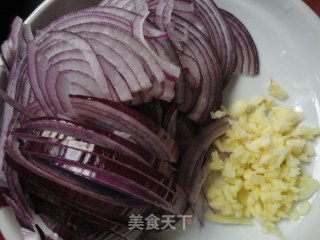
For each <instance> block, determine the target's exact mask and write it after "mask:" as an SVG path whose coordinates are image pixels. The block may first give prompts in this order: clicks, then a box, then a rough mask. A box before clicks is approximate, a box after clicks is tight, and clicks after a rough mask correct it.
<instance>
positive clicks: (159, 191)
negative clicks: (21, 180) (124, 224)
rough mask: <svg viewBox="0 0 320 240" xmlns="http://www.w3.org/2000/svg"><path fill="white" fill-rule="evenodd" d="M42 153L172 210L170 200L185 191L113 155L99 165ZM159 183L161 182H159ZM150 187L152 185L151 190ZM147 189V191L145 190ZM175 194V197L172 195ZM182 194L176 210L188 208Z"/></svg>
mask: <svg viewBox="0 0 320 240" xmlns="http://www.w3.org/2000/svg"><path fill="white" fill-rule="evenodd" d="M23 153H24V154H27V155H29V156H30V154H31V155H37V154H36V153H35V154H32V152H31V153H30V150H29V149H28V148H27V149H26V150H25V151H23ZM39 155H40V156H38V157H39V159H41V160H46V161H48V163H50V164H53V165H54V166H57V167H60V168H63V169H66V170H67V171H70V172H72V173H74V174H76V175H79V176H84V177H85V178H88V179H90V180H92V181H94V182H97V183H100V184H102V185H105V186H108V187H111V188H114V189H115V190H117V191H123V192H124V193H126V194H129V195H133V196H135V197H137V198H141V199H142V200H144V201H147V202H150V203H152V204H155V205H158V204H160V205H159V206H161V207H162V208H163V207H164V208H165V209H168V210H169V209H170V210H169V211H172V210H173V208H172V207H170V206H171V203H170V202H171V201H172V200H174V199H175V198H176V194H178V195H181V193H179V188H178V187H177V186H175V185H174V184H173V185H172V184H171V183H170V182H168V181H166V180H164V178H163V177H162V179H161V180H160V179H159V180H157V181H155V180H152V179H153V178H152V177H148V176H147V175H145V174H144V173H141V172H136V171H135V170H134V169H133V168H128V167H127V165H124V164H119V163H117V162H116V161H113V160H112V159H111V158H103V159H101V160H103V161H104V163H103V165H102V167H99V165H95V166H91V165H88V164H82V163H80V162H76V161H74V159H73V158H70V159H69V158H68V157H69V156H68V155H66V156H65V157H67V158H65V157H57V156H56V157H55V156H50V157H49V156H48V155H47V154H39ZM108 159H109V160H108ZM105 164H106V165H105ZM148 171H149V172H150V171H151V169H150V168H149V170H147V167H145V172H148ZM137 174H138V175H137ZM150 174H151V173H150ZM158 181H161V182H163V183H160V182H158ZM158 183H160V184H161V185H158ZM164 184H168V186H171V188H172V189H169V188H168V186H167V187H165V185H164ZM142 188H145V190H144V191H142V192H141V190H142ZM139 189H141V190H139ZM148 189H150V191H149V190H148ZM167 191H168V192H167ZM176 191H177V193H176ZM143 192H145V193H144V194H143ZM173 196H174V198H173V199H172V197H173ZM178 198H179V199H180V200H179V201H180V203H179V204H180V205H177V206H176V207H177V208H176V207H174V209H175V210H174V211H175V213H177V212H180V213H181V211H184V208H185V203H184V202H183V196H182V195H181V196H179V197H178ZM156 199H158V200H156ZM174 201H175V200H174ZM179 209H180V210H179Z"/></svg>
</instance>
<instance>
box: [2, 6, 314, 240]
mask: <svg viewBox="0 0 320 240" xmlns="http://www.w3.org/2000/svg"><path fill="white" fill-rule="evenodd" d="M66 2H68V1H66ZM74 2H76V1H74ZM59 3H60V4H61V3H62V2H61V1H60V2H59ZM216 3H217V4H218V5H219V6H220V7H221V8H224V9H226V10H228V11H230V12H231V13H233V14H234V15H235V16H237V17H238V18H239V19H240V20H241V21H242V22H243V23H244V24H245V25H246V26H247V28H248V29H249V31H250V33H251V34H252V36H253V38H254V41H255V43H256V45H257V48H258V52H259V58H260V74H259V75H258V76H257V77H254V78H249V77H244V76H241V77H234V79H232V80H231V82H230V84H229V85H228V87H227V90H226V92H225V95H224V104H225V105H228V104H229V103H230V102H234V101H235V100H237V99H240V98H244V97H247V98H248V97H250V98H251V97H252V98H254V97H256V96H267V86H268V84H269V80H270V78H273V79H274V80H276V81H277V82H278V83H279V84H280V85H282V86H283V87H284V88H285V90H286V91H287V92H288V93H289V99H288V100H286V101H285V102H281V103H280V104H282V105H286V106H291V107H293V108H294V109H295V110H297V111H301V112H303V113H304V114H305V116H306V120H305V121H304V124H307V125H309V126H319V125H320V20H319V18H318V17H317V16H316V15H315V14H314V13H313V12H312V11H311V10H310V9H309V8H308V7H307V6H306V5H305V4H304V3H303V2H302V1H300V0H241V1H239V0H216ZM63 4H64V3H63ZM63 4H62V5H63ZM50 6H51V5H50V4H46V5H45V4H44V5H43V7H42V8H41V10H42V11H43V10H48V7H49V8H50ZM60 8H61V9H63V7H62V6H61V5H60ZM68 8H70V5H68ZM48 12H52V11H48ZM35 17H37V14H36V15H33V18H35ZM32 20H34V19H31V20H30V19H29V21H31V22H32ZM36 25H37V24H36ZM314 146H315V149H316V157H315V158H313V159H312V162H311V163H310V164H309V165H308V166H306V168H307V170H308V171H309V172H310V173H311V174H312V175H313V177H314V178H316V179H317V180H320V139H318V140H316V141H315V142H314ZM310 202H312V208H311V211H310V213H309V214H308V215H306V216H305V217H303V218H301V219H300V220H299V221H296V222H295V221H283V222H281V223H280V224H279V227H280V229H281V231H282V233H283V234H284V235H285V237H286V239H288V240H301V239H308V240H318V239H320V224H319V219H320V194H319V192H318V193H316V194H315V195H314V196H313V198H312V199H311V200H310ZM6 214H7V213H6V212H3V211H2V212H1V214H0V229H1V230H2V231H3V233H4V235H5V236H7V240H19V239H17V236H16V234H14V232H15V233H16V228H14V227H13V226H15V225H14V224H11V221H12V220H10V219H12V218H8V217H7V216H6ZM8 220H10V223H9V224H6V225H5V224H4V221H7V223H8ZM10 225H12V227H10ZM180 225H181V224H180ZM181 229H182V226H179V225H178V226H177V230H175V231H173V230H170V231H166V232H163V233H161V234H159V235H157V236H154V239H157V240H164V239H166V240H167V239H168V240H209V239H210V240H226V239H227V240H273V239H277V238H276V237H274V236H273V235H271V234H264V233H262V231H261V228H260V226H259V225H257V224H255V225H253V226H239V225H232V226H230V225H220V224H215V223H210V222H205V227H204V228H202V229H199V226H198V224H191V225H187V226H186V230H184V231H183V230H181ZM152 239H153V238H152Z"/></svg>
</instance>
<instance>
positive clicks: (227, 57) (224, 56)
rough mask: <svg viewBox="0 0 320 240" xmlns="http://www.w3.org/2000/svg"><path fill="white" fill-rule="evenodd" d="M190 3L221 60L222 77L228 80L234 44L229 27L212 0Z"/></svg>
mask: <svg viewBox="0 0 320 240" xmlns="http://www.w3.org/2000/svg"><path fill="white" fill-rule="evenodd" d="M192 3H193V4H194V7H195V14H196V15H197V16H198V17H199V18H200V19H201V20H202V22H203V23H204V25H205V26H206V28H207V30H208V32H209V37H210V39H213V40H212V42H213V43H214V44H215V47H216V50H217V53H218V55H219V58H220V60H221V65H222V76H223V79H224V81H228V79H229V78H230V77H231V73H232V72H233V70H234V67H235V65H234V58H235V55H234V49H235V46H234V38H233V34H232V31H231V28H230V26H229V24H228V22H227V21H226V19H225V17H224V15H223V14H222V13H221V11H220V9H219V8H218V7H217V5H216V4H215V3H214V1H213V0H204V1H195V0H192Z"/></svg>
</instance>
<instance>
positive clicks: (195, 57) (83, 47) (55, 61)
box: [0, 0, 259, 240]
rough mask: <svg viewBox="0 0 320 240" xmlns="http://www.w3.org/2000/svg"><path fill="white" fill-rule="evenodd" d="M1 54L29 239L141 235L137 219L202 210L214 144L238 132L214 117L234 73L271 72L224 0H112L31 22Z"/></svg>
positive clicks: (16, 190)
mask: <svg viewBox="0 0 320 240" xmlns="http://www.w3.org/2000/svg"><path fill="white" fill-rule="evenodd" d="M1 58H2V62H3V63H4V70H5V72H6V74H7V78H8V84H7V90H6V91H2V90H1V91H0V97H1V98H2V99H3V100H4V101H5V102H7V103H8V104H6V105H5V106H4V109H3V119H2V123H1V124H2V130H1V138H0V169H2V170H3V172H4V175H5V184H4V185H5V186H6V187H1V186H0V187H1V189H0V192H1V197H0V202H1V203H5V204H7V205H9V206H11V207H12V209H13V210H14V211H15V214H16V216H17V219H18V220H19V222H20V224H21V226H22V231H21V232H22V235H23V236H25V238H26V239H28V238H30V237H32V236H33V235H38V236H40V237H41V238H42V239H68V240H70V239H79V240H80V239H92V240H96V239H138V238H140V237H142V236H143V235H144V234H145V233H146V231H142V230H139V229H132V230H130V229H128V219H129V216H132V215H139V214H140V215H141V216H142V217H147V216H149V215H150V214H151V213H152V214H154V215H156V216H158V217H161V215H163V214H175V215H180V214H183V213H184V212H185V211H186V210H187V208H188V207H191V208H192V209H193V211H194V212H195V214H196V216H197V217H198V218H199V219H201V215H202V206H203V201H204V199H203V198H202V194H201V188H202V184H203V181H204V179H205V177H206V174H207V173H208V168H207V161H206V153H207V151H208V148H209V147H210V144H211V142H212V141H213V140H214V139H215V138H217V137H219V136H221V135H222V134H224V133H225V131H226V130H227V128H228V127H229V125H228V119H227V118H222V119H219V120H215V121H213V122H211V123H210V112H211V111H214V110H217V109H218V108H219V107H220V104H221V99H222V93H223V89H224V87H225V86H226V85H227V83H228V82H229V80H230V78H231V76H232V74H233V73H235V74H238V73H240V74H247V75H255V74H257V73H258V70H259V61H258V55H257V50H256V47H255V44H254V41H253V39H252V37H251V36H250V34H249V32H248V30H247V29H246V28H245V26H244V25H243V24H242V23H241V22H240V21H239V20H238V19H237V18H236V17H235V16H233V15H232V14H231V13H229V12H226V11H224V10H222V9H220V8H219V7H218V6H217V5H216V4H215V3H214V2H213V0H201V1H198V0H197V1H196V0H133V1H132V0H118V1H114V0H103V1H101V3H100V5H99V6H93V7H90V8H86V9H82V10H78V11H76V12H71V13H69V14H66V15H64V16H62V17H60V18H58V19H57V20H55V21H53V22H52V23H51V24H50V25H48V26H47V27H45V28H43V29H37V30H36V34H35V35H33V34H32V31H31V27H30V26H29V25H26V24H23V22H22V20H21V19H20V18H18V17H17V18H16V19H15V20H14V22H13V24H12V31H11V33H10V35H9V37H8V39H7V40H6V41H5V42H4V43H3V44H2V45H1ZM7 187H8V189H9V190H10V193H8V191H7Z"/></svg>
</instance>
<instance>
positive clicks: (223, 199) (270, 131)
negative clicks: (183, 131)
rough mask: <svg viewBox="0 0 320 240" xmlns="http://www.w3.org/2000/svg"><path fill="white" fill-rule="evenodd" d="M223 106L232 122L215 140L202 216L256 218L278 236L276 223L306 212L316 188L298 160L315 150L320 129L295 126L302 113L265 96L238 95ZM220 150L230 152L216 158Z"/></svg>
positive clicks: (228, 219) (242, 220)
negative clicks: (229, 105)
mask: <svg viewBox="0 0 320 240" xmlns="http://www.w3.org/2000/svg"><path fill="white" fill-rule="evenodd" d="M223 111H225V114H228V115H229V116H230V119H231V120H230V123H231V126H232V127H231V128H230V130H228V131H227V133H226V135H225V136H222V137H221V138H219V139H217V140H216V141H214V143H213V144H214V146H215V149H216V150H215V151H213V152H212V154H211V163H210V168H211V169H212V171H211V173H210V174H209V176H208V178H207V180H206V183H205V190H206V194H207V198H208V202H209V206H210V207H211V209H208V210H207V212H206V213H205V216H206V217H207V219H209V220H212V221H216V222H220V223H235V224H238V223H243V224H248V223H250V220H251V218H252V217H254V218H255V219H257V220H258V221H259V222H260V223H261V225H262V227H263V229H264V231H266V232H273V233H274V234H278V235H280V232H279V231H278V230H277V226H276V223H277V222H278V221H279V220H281V219H283V218H291V219H298V218H299V217H300V216H301V215H303V214H306V213H307V212H308V211H309V208H310V204H309V202H308V201H307V199H309V198H310V197H311V196H312V194H313V193H315V191H316V190H317V189H318V187H319V182H318V181H316V180H315V179H313V178H312V177H311V176H310V175H309V174H308V173H307V172H305V171H303V169H302V168H301V165H302V164H303V163H305V162H308V161H309V158H310V157H311V156H313V155H314V154H315V152H314V149H313V147H312V146H311V144H310V142H309V141H310V140H312V139H314V137H315V136H316V135H318V134H320V129H319V128H310V127H305V126H298V124H299V123H300V122H301V121H302V120H303V115H302V114H301V113H298V112H295V111H293V110H292V109H290V108H287V107H282V106H277V105H275V103H274V102H273V101H272V100H270V99H267V98H258V99H255V100H253V101H249V100H245V99H244V100H240V101H238V102H236V103H235V104H234V105H233V106H231V107H230V109H229V111H227V110H223ZM219 115H221V113H219ZM212 116H213V117H214V116H215V114H212ZM219 152H227V153H230V154H229V155H228V157H227V158H226V159H220V157H219ZM225 155H226V154H223V156H225ZM220 156H222V154H220ZM298 202H300V203H301V204H300V205H299V207H297V203H298ZM212 209H213V210H214V212H213V211H212Z"/></svg>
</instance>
